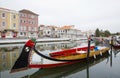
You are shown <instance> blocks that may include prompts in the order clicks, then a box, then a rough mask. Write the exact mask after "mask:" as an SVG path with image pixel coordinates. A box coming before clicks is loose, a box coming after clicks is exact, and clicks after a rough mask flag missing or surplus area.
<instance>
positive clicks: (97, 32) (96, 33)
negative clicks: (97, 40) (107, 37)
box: [95, 28, 100, 37]
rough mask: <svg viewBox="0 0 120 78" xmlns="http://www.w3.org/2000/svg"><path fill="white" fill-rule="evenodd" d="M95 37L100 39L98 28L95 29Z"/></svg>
mask: <svg viewBox="0 0 120 78" xmlns="http://www.w3.org/2000/svg"><path fill="white" fill-rule="evenodd" d="M95 36H96V37H100V31H99V29H98V28H97V29H96V31H95Z"/></svg>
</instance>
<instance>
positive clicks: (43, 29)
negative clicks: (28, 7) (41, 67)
mask: <svg viewBox="0 0 120 78" xmlns="http://www.w3.org/2000/svg"><path fill="white" fill-rule="evenodd" d="M38 32H39V37H51V38H58V27H56V26H52V25H49V26H45V25H40V26H39V31H38Z"/></svg>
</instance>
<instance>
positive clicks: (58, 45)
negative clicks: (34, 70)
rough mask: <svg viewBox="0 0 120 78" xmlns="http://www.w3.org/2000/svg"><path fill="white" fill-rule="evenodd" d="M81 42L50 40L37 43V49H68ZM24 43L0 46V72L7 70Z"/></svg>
mask: <svg viewBox="0 0 120 78" xmlns="http://www.w3.org/2000/svg"><path fill="white" fill-rule="evenodd" d="M80 44H81V42H74V43H71V42H50V43H37V48H38V49H39V50H42V51H45V50H48V51H55V50H60V49H68V48H72V47H76V46H78V45H80ZM23 45H24V44H20V45H18V44H14V45H13V44H9V45H1V46H0V72H1V71H5V70H9V69H11V67H12V66H13V64H14V62H15V61H16V59H17V58H18V56H19V55H20V53H21V51H22V47H23Z"/></svg>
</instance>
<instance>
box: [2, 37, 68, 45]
mask: <svg viewBox="0 0 120 78" xmlns="http://www.w3.org/2000/svg"><path fill="white" fill-rule="evenodd" d="M27 40H29V39H0V44H18V43H25V42H26V41H27ZM36 41H37V42H58V41H70V38H42V39H37V40H36Z"/></svg>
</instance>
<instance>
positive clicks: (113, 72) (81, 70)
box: [0, 41, 120, 78]
mask: <svg viewBox="0 0 120 78" xmlns="http://www.w3.org/2000/svg"><path fill="white" fill-rule="evenodd" d="M85 44H86V42H81V41H77V42H49V43H37V49H39V50H40V51H42V52H52V51H58V50H64V49H69V48H73V47H78V46H80V45H85ZM23 45H24V44H9V45H0V78H120V50H114V49H113V50H112V52H111V51H109V54H106V55H105V56H101V57H98V58H97V59H95V60H91V61H89V63H86V62H80V63H76V64H72V65H67V66H62V67H56V68H47V69H38V68H32V69H28V70H24V71H19V72H15V73H10V70H11V68H12V66H13V65H14V62H15V61H16V59H17V58H18V57H19V55H20V53H21V50H22V48H23Z"/></svg>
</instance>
